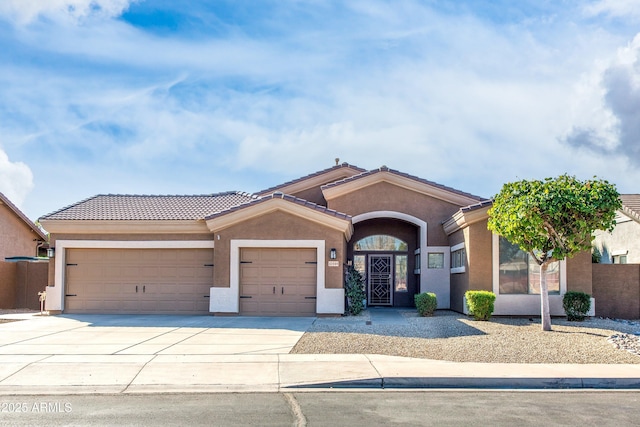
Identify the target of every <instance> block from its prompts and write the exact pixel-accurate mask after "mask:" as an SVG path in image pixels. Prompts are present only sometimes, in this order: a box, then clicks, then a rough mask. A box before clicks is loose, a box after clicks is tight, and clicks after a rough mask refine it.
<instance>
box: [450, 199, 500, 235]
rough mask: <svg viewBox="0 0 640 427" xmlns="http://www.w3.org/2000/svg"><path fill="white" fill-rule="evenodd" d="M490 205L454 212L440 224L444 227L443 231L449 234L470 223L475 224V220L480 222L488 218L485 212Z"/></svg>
mask: <svg viewBox="0 0 640 427" xmlns="http://www.w3.org/2000/svg"><path fill="white" fill-rule="evenodd" d="M490 208H491V206H485V207H483V208H480V209H473V210H468V211H463V210H462V209H460V210H459V211H458V212H456V213H454V214H453V216H452V217H451V218H449V219H448V220H447V221H445V222H444V223H443V224H442V227H443V228H444V232H445V233H447V235H451V234H453V233H455V232H456V231H458V230H461V229H463V228H467V227H468V226H470V225H471V224H475V223H476V222H480V221H482V220H485V219H487V218H489V214H488V213H487V212H488V211H489V209H490Z"/></svg>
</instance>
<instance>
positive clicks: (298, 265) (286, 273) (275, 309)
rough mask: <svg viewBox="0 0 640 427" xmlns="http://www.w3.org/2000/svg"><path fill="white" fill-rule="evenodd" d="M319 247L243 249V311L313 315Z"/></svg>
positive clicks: (245, 313)
mask: <svg viewBox="0 0 640 427" xmlns="http://www.w3.org/2000/svg"><path fill="white" fill-rule="evenodd" d="M316 264H317V263H316V249H315V248H312V249H307V248H295V249H280V248H278V249H274V248H241V250H240V314H243V315H249V316H314V315H315V314H316V281H317V276H316V271H317V265H316Z"/></svg>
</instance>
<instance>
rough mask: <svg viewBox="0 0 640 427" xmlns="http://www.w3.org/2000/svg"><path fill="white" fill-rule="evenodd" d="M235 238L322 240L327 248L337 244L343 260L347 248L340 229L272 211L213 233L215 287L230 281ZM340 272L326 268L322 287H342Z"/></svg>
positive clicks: (225, 285)
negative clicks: (214, 235)
mask: <svg viewBox="0 0 640 427" xmlns="http://www.w3.org/2000/svg"><path fill="white" fill-rule="evenodd" d="M218 236H219V239H218ZM236 239H251V240H323V241H325V243H326V248H327V250H329V249H330V248H336V250H337V251H338V260H342V259H343V258H344V257H345V255H346V248H347V247H346V242H345V239H344V234H343V233H342V232H341V231H338V230H333V229H330V228H328V227H323V226H319V225H318V224H316V223H313V222H311V221H308V220H306V219H304V218H300V217H298V216H296V215H291V214H289V213H285V212H283V211H274V212H271V213H268V214H265V215H261V216H259V217H256V218H253V219H250V220H247V221H244V222H242V223H240V224H237V225H234V226H231V227H229V228H226V229H224V230H221V231H220V232H218V233H216V240H215V245H216V249H215V251H214V266H215V267H214V277H213V282H214V287H228V286H229V284H230V273H231V272H230V271H229V268H230V252H231V246H230V242H231V240H236ZM340 265H342V263H341V264H340ZM342 272H343V269H342V268H341V267H330V268H327V271H326V277H325V287H326V288H342V287H343V275H342Z"/></svg>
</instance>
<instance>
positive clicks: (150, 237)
mask: <svg viewBox="0 0 640 427" xmlns="http://www.w3.org/2000/svg"><path fill="white" fill-rule="evenodd" d="M57 240H117V241H137V240H141V241H154V240H159V241H161V240H179V241H185V240H213V234H211V233H202V234H152V233H149V234H87V233H82V234H69V233H64V234H60V233H56V234H51V236H50V238H49V242H50V245H51V247H55V243H56V241H57Z"/></svg>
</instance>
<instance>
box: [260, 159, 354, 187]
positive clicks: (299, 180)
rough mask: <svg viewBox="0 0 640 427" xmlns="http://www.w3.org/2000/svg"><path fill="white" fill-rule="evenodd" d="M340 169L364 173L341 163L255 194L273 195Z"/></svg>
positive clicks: (352, 166)
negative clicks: (282, 189) (283, 189)
mask: <svg viewBox="0 0 640 427" xmlns="http://www.w3.org/2000/svg"><path fill="white" fill-rule="evenodd" d="M341 168H349V169H354V170H356V171H360V172H366V169H362V168H359V167H357V166H354V165H350V164H349V163H346V162H345V163H341V164H339V165H336V166H332V167H330V168H327V169H324V170H321V171H318V172H314V173H312V174H309V175H305V176H303V177H301V178H297V179H294V180H292V181H288V182H285V183H283V184H278V185H276V186H275V187H271V188H267V189H265V190H262V191H258V192H257V193H256V194H269V193H274V192H276V191H277V190H278V189H279V188H283V187H287V186H289V185H292V184H297V183H298V182H302V181H305V180H307V179H310V178H313V177H316V176H320V175H323V174H325V173H327V172H331V171H334V170H337V169H341Z"/></svg>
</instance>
